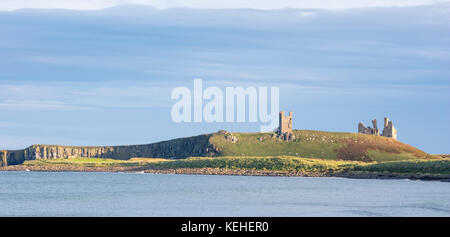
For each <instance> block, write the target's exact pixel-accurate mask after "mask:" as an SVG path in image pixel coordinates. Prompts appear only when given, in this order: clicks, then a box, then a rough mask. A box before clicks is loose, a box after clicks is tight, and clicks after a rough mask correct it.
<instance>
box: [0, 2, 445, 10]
mask: <svg viewBox="0 0 450 237" xmlns="http://www.w3.org/2000/svg"><path fill="white" fill-rule="evenodd" d="M442 2H448V0H396V1H393V0H365V1H360V0H340V1H335V0H321V1H318V0H285V1H279V0H249V1H241V0H227V1H223V0H171V1H169V0H90V1H84V0H64V1H60V0H2V1H1V2H0V10H16V9H21V8H63V9H75V10H94V9H102V8H107V7H113V6H118V5H123V4H143V5H148V6H153V7H156V8H162V9H165V8H172V7H189V8H214V9H229V8H250V9H279V8H317V9H348V8H363V7H401V6H418V5H428V4H435V3H442Z"/></svg>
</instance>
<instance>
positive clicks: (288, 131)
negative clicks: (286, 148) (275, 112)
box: [278, 111, 295, 141]
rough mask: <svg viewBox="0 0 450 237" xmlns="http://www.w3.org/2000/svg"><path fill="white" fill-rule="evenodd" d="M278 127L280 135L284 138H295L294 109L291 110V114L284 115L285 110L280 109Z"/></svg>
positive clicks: (288, 139)
mask: <svg viewBox="0 0 450 237" xmlns="http://www.w3.org/2000/svg"><path fill="white" fill-rule="evenodd" d="M279 123H280V124H279V125H280V126H279V127H278V135H280V137H281V138H282V139H284V140H287V141H291V140H294V139H295V137H294V134H293V133H292V111H290V112H289V116H285V115H284V111H280V120H279Z"/></svg>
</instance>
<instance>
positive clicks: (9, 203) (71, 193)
mask: <svg viewBox="0 0 450 237" xmlns="http://www.w3.org/2000/svg"><path fill="white" fill-rule="evenodd" d="M0 182H1V184H0V216H450V183H449V182H439V181H412V180H406V179H402V180H394V179H382V180H381V179H348V178H308V177H269V176H220V175H180V174H177V175H170V174H140V173H97V172H92V173H89V172H14V171H8V172H0Z"/></svg>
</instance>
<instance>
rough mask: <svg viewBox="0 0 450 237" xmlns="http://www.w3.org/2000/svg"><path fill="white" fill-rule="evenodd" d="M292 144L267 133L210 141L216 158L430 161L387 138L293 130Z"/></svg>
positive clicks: (412, 148)
mask: <svg viewBox="0 0 450 237" xmlns="http://www.w3.org/2000/svg"><path fill="white" fill-rule="evenodd" d="M294 134H295V136H296V138H297V139H296V140H295V141H290V142H287V141H284V140H281V139H279V138H277V137H276V136H273V134H271V133H233V136H235V137H237V139H238V141H237V142H236V143H231V142H230V141H229V140H227V139H226V138H225V136H224V135H223V134H220V133H217V134H213V136H211V138H210V142H211V144H213V145H214V146H215V147H216V148H217V149H218V150H219V151H220V154H219V156H296V157H306V158H322V159H330V160H350V161H365V162H371V161H379V162H384V161H400V160H413V159H434V158H436V157H437V156H432V155H429V154H427V153H425V152H423V151H421V150H419V149H417V148H414V147H412V146H410V145H407V144H404V143H402V142H399V141H396V140H394V139H391V138H387V137H382V136H372V135H366V134H357V133H342V132H323V131H311V130H295V131H294Z"/></svg>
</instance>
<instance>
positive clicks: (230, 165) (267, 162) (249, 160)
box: [149, 156, 361, 172]
mask: <svg viewBox="0 0 450 237" xmlns="http://www.w3.org/2000/svg"><path fill="white" fill-rule="evenodd" d="M360 163H361V162H349V161H332V160H323V159H307V158H298V157H287V156H280V157H242V156H236V157H215V158H205V157H191V158H188V159H181V160H174V161H171V162H161V163H154V164H150V165H149V166H151V167H152V168H158V169H177V168H218V169H253V170H271V171H296V172H342V171H346V170H349V169H351V168H352V167H353V166H355V165H358V164H360Z"/></svg>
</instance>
